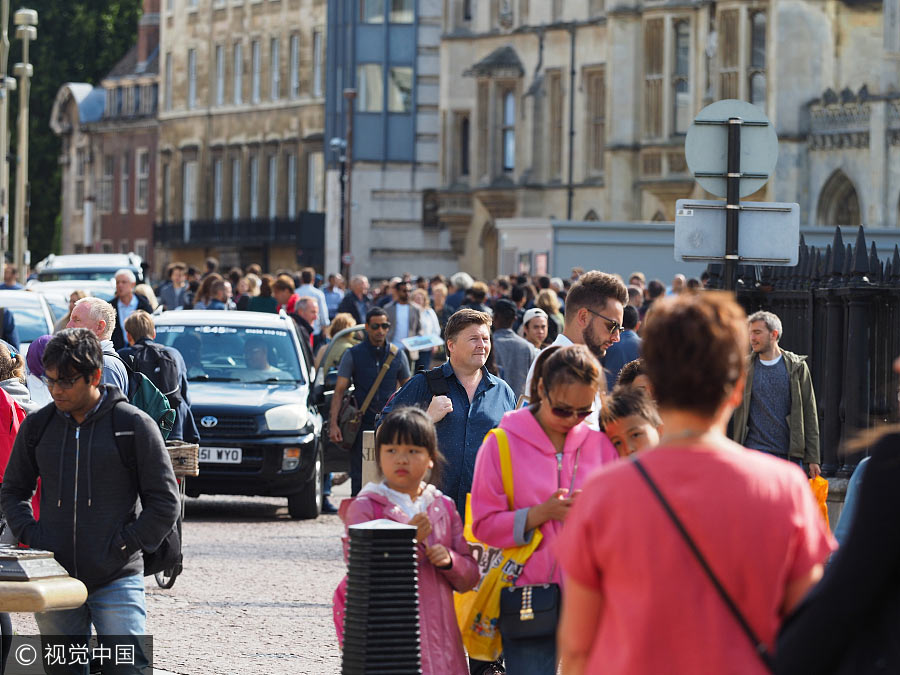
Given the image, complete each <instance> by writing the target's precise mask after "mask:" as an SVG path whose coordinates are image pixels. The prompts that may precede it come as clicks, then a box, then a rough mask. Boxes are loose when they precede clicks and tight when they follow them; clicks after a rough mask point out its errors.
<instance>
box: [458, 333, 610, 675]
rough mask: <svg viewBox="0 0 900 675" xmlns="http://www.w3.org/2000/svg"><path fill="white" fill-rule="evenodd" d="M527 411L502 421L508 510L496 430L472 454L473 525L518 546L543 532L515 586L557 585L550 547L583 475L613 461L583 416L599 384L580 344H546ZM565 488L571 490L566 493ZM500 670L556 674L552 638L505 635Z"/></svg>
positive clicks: (481, 535) (488, 540)
mask: <svg viewBox="0 0 900 675" xmlns="http://www.w3.org/2000/svg"><path fill="white" fill-rule="evenodd" d="M534 372H535V373H536V376H535V378H534V382H533V383H532V390H531V392H530V393H531V396H530V400H532V401H536V403H534V404H532V405H531V406H529V407H527V408H522V409H520V410H514V411H512V412H508V413H506V414H505V415H504V416H503V419H502V420H501V422H500V429H503V430H504V431H505V432H506V436H507V439H508V441H509V450H510V458H511V464H512V475H513V494H514V499H513V509H512V510H510V508H509V505H508V502H507V498H506V493H505V491H504V489H503V477H502V473H501V470H500V456H499V452H498V448H497V441H496V439H495V438H494V435H493V434H491V435H489V436H488V437H487V438H486V439H485V441H484V444H483V445H482V446H481V448H480V449H479V451H478V458H477V460H476V461H475V476H474V479H473V483H472V519H473V524H472V526H473V527H472V529H473V533H474V534H475V536H476V537H477V538H478V539H479V540H480V541H482V542H484V543H485V544H488V545H489V546H494V547H497V548H510V547H513V546H521V545H522V544H525V543H527V542H528V541H530V540H531V537H532V536H534V530H535V529H537V528H540V530H541V533H542V535H543V540H542V541H541V543H540V545H539V546H538V548H537V549H536V550H535V552H534V553H533V554H532V556H531V557H530V558H529V559H528V562H526V563H525V566H524V568H523V570H522V572H521V573H520V575H519V577H518V579H517V581H516V585H517V586H523V585H528V584H543V583H548V582H555V583H561V582H562V574H561V570H560V569H558V565H557V561H556V555H555V554H554V548H553V544H554V542H555V540H556V537H557V536H558V534H559V532H560V531H561V529H562V523H563V520H565V518H566V516H567V514H568V513H569V510H570V509H571V507H572V503H573V501H574V498H575V496H576V494H577V493H578V492H580V490H581V486H582V484H583V483H584V482H585V479H586V478H587V476H588V475H589V474H590V473H591V471H592V470H593V469H595V468H598V467H599V466H600V465H601V464H604V463H606V462H609V461H612V460H614V459H616V457H617V455H616V451H615V448H613V446H612V443H610V442H609V439H607V438H606V436H605V435H604V434H602V433H601V432H599V431H595V430H593V429H591V428H590V427H588V426H587V424H585V423H584V422H583V421H582V420H584V418H585V417H587V416H588V415H589V414H590V413H591V412H592V410H593V404H594V398H595V397H596V395H597V392H598V390H599V389H600V387H601V386H602V382H603V378H602V376H601V372H602V371H601V368H600V364H599V363H598V362H597V359H596V358H594V356H593V355H592V354H591V352H590V351H589V350H588V349H587V347H585V346H584V345H574V346H571V347H550V348H549V349H546V350H544V351H543V352H542V353H541V355H540V356H539V357H538V360H537V362H536V364H535V370H534ZM570 491H572V492H571V494H570ZM503 653H504V658H505V661H506V671H507V672H509V673H515V675H531V674H532V673H534V674H536V675H555V673H556V641H555V638H554V637H553V636H552V635H551V636H548V637H547V638H545V639H532V640H528V641H517V640H512V639H510V638H509V637H508V636H504V637H503Z"/></svg>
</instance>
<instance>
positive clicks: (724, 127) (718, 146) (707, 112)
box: [684, 99, 778, 197]
mask: <svg viewBox="0 0 900 675" xmlns="http://www.w3.org/2000/svg"><path fill="white" fill-rule="evenodd" d="M733 117H739V118H740V119H742V120H743V121H744V122H745V124H742V125H741V173H743V174H757V175H760V176H762V175H764V176H765V177H760V178H741V191H740V195H741V197H746V196H747V195H751V194H753V193H754V192H756V191H757V190H759V189H760V188H761V187H762V186H763V185H765V184H766V182H767V181H768V180H769V177H771V175H772V172H773V171H774V170H775V164H776V163H777V162H778V136H777V135H776V134H775V128H774V127H773V126H772V124H771V122H769V120H768V118H767V117H766V113H765V112H763V110H761V109H760V108H758V107H757V106H755V105H752V104H750V103H747V102H746V101H737V100H735V99H726V100H724V101H716V102H715V103H713V104H711V105H708V106H706V107H705V108H704V109H703V110H701V111H700V112H699V114H698V115H697V117H695V118H694V123H693V124H692V125H691V127H690V129H688V132H687V138H685V141H684V156H685V159H686V160H687V164H688V167H689V168H690V170H691V173H692V174H694V179H695V180H696V181H697V182H698V183H700V186H701V187H702V188H703V189H704V190H706V191H707V192H711V193H712V194H714V195H716V196H718V197H726V196H727V184H726V180H725V173H726V172H727V170H728V124H703V122H727V121H728V120H729V119H730V118H733ZM748 122H751V123H755V124H746V123H748ZM760 123H764V125H765V126H760ZM708 173H717V174H722V175H721V177H718V176H703V175H700V176H698V175H697V174H708Z"/></svg>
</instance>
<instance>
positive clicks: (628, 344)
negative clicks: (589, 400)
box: [603, 330, 641, 391]
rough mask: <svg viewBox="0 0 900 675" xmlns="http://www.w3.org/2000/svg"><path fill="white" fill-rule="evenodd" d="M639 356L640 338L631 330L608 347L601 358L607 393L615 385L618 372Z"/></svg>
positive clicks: (623, 333)
mask: <svg viewBox="0 0 900 675" xmlns="http://www.w3.org/2000/svg"><path fill="white" fill-rule="evenodd" d="M640 356H641V338H640V337H638V334H637V333H635V332H634V331H633V330H624V331H622V334H621V335H620V336H619V341H618V342H616V343H614V344H612V345H610V347H609V349H607V350H606V356H605V357H603V368H604V369H605V370H606V385H607V387H606V388H607V391H612V388H613V387H614V386H615V385H616V378H618V377H619V371H620V370H622V366H624V365H625V364H626V363H631V362H632V361H634V360H635V359H637V358H640Z"/></svg>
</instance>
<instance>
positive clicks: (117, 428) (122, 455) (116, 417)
mask: <svg viewBox="0 0 900 675" xmlns="http://www.w3.org/2000/svg"><path fill="white" fill-rule="evenodd" d="M119 403H121V401H117V402H116V403H114V404H113V409H112V412H111V413H110V415H112V427H113V436H114V437H115V440H116V449H117V450H118V451H119V459H121V460H122V464H124V465H125V467H126V468H127V469H129V470H130V471H131V472H132V477H133V478H134V479H135V482H137V457H136V456H135V454H134V427H132V428H131V429H128V428H126V425H125V424H124V420H123V419H122V414H121V413H120V412H119Z"/></svg>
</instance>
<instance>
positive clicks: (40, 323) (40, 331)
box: [2, 300, 53, 342]
mask: <svg viewBox="0 0 900 675" xmlns="http://www.w3.org/2000/svg"><path fill="white" fill-rule="evenodd" d="M2 304H3V308H4V309H5V310H6V311H9V312H12V313H13V317H14V318H15V320H16V332H17V333H18V334H19V342H34V341H35V340H36V339H38V338H39V337H40V336H41V335H47V334H48V333H52V332H53V327H52V326H48V325H47V315H46V314H44V309H43V307H41V305H40V303H38V302H28V303H26V302H22V301H21V300H18V301H9V300H4V301H3V303H2Z"/></svg>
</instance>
